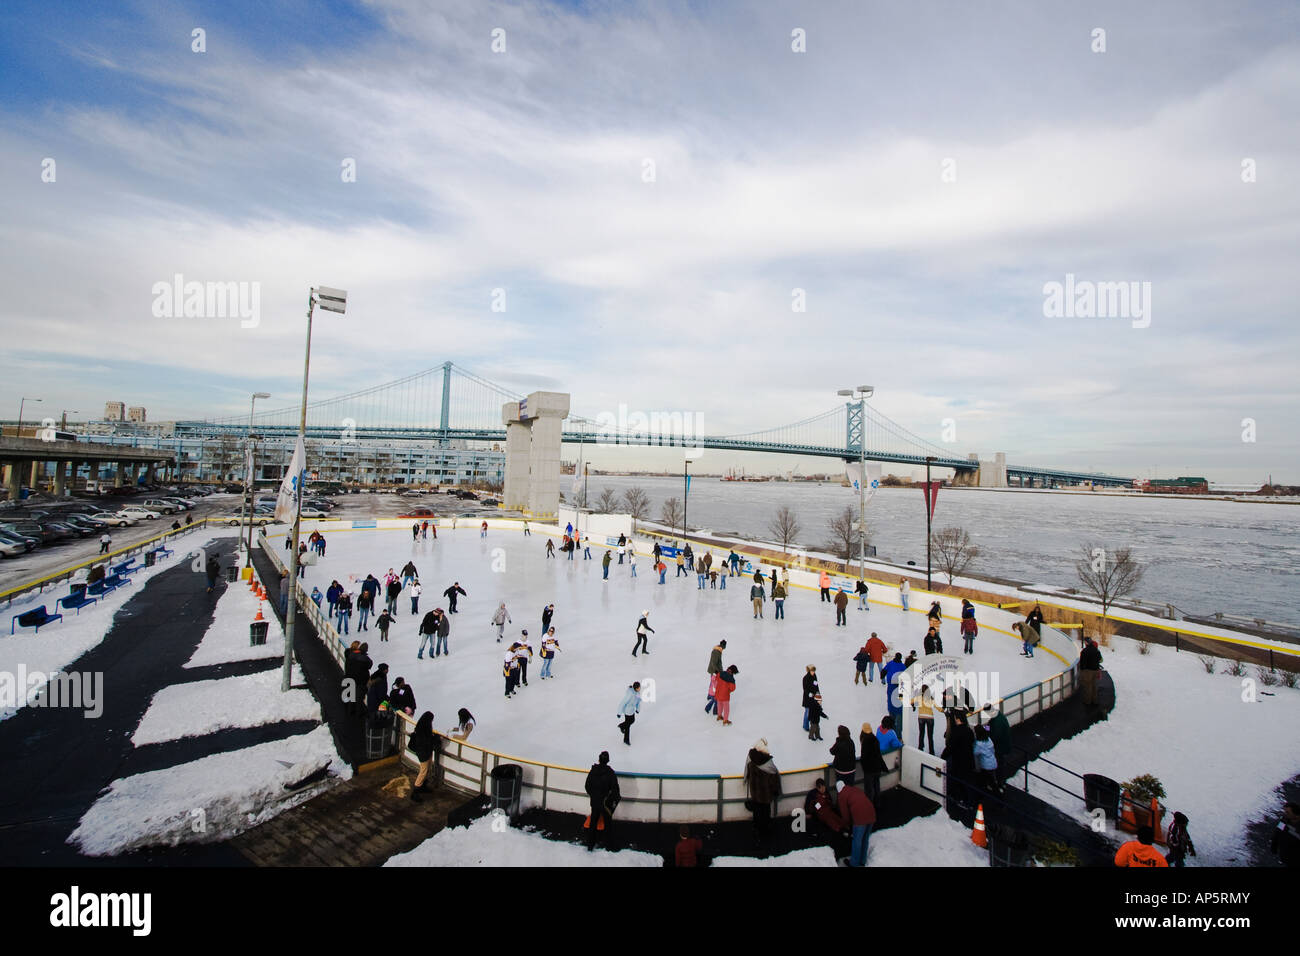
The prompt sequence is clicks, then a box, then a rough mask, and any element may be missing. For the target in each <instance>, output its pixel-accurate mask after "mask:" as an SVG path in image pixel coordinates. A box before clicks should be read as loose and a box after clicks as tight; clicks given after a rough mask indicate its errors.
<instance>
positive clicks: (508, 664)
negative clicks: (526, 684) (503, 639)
mask: <svg viewBox="0 0 1300 956" xmlns="http://www.w3.org/2000/svg"><path fill="white" fill-rule="evenodd" d="M501 673H502V674H503V675H505V679H506V700H509V699H510V698H511V697H513V696H514V695H515V694H516V693H518V691H516V690H515V684H516V682H517V681H518V680H519V658H518V657H516V656H515V646H514V645H513V644H511V645H510V649H509V650H507V651H506V656H505V660H503V661H502V662H501Z"/></svg>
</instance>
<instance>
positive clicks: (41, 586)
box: [0, 516, 221, 605]
mask: <svg viewBox="0 0 1300 956" xmlns="http://www.w3.org/2000/svg"><path fill="white" fill-rule="evenodd" d="M3 520H5V519H4V518H3V516H0V521H3ZM160 520H161V519H160ZM209 523H211V524H213V525H218V526H219V525H220V524H221V523H220V522H217V521H212V520H211V519H210V518H200V519H199V520H198V521H195V522H193V523H192V524H190V525H189V527H185V526H184V525H182V526H181V529H180V530H179V531H176V530H173V529H172V528H171V527H168V528H167V530H166V531H163V532H161V533H160V534H156V535H154V536H153V537H150V538H145V539H144V540H143V541H137V542H136V543H135V544H130V545H127V546H125V547H122V548H118V549H117V550H116V551H109V552H107V553H106V554H96V555H95V556H94V557H93V558H90V559H88V560H86V561H79V562H78V563H76V564H70V565H68V566H67V567H64V568H60V569H59V570H58V571H51V572H50V573H49V574H45V575H42V576H41V577H39V578H33V579H32V580H31V581H26V582H24V583H22V584H19V585H18V586H16V587H12V588H9V589H8V590H6V591H0V600H3V601H5V602H7V604H8V605H12V604H13V602H14V598H16V597H20V596H21V595H23V594H26V593H27V592H28V591H36V593H37V594H44V593H45V588H46V586H47V585H54V584H58V583H59V582H60V581H66V580H68V579H70V578H71V577H72V576H73V575H74V574H76V573H77V572H78V571H80V570H82V569H83V568H90V567H92V566H94V565H96V564H103V563H105V562H112V561H120V560H121V559H122V558H125V557H130V556H131V555H133V554H138V553H140V552H142V551H145V550H148V548H149V545H156V544H159V543H165V542H166V541H168V540H173V541H174V540H176V539H177V538H179V537H181V536H182V535H185V534H189V533H190V532H191V531H197V530H198V529H200V528H206V527H208V526H209ZM115 530H117V529H113V530H110V531H109V536H110V537H111V536H112V534H113V531H115ZM82 540H86V541H89V540H90V539H89V538H85V539H82Z"/></svg>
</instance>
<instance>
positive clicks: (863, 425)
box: [835, 385, 876, 581]
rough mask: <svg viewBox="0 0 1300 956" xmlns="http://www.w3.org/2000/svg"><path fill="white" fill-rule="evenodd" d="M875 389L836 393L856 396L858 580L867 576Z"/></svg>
mask: <svg viewBox="0 0 1300 956" xmlns="http://www.w3.org/2000/svg"><path fill="white" fill-rule="evenodd" d="M875 391H876V389H875V387H874V386H871V385H859V386H858V387H857V388H856V389H852V388H842V389H840V390H839V391H838V392H836V393H835V394H836V395H847V396H849V397H850V398H851V397H852V396H853V395H857V396H858V469H859V470H860V471H861V474H860V475H859V476H858V580H859V581H861V580H863V579H865V578H866V576H867V399H868V398H870V397H871V395H872V394H873V393H874V392H875Z"/></svg>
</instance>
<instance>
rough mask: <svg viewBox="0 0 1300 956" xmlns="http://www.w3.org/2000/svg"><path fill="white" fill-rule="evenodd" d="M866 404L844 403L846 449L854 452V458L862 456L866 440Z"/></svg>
mask: <svg viewBox="0 0 1300 956" xmlns="http://www.w3.org/2000/svg"><path fill="white" fill-rule="evenodd" d="M865 404H866V403H865V402H845V403H844V411H845V416H844V447H845V448H846V449H848V450H849V451H851V452H853V457H854V458H857V457H858V456H859V455H861V454H862V443H863V441H865V440H866V439H865V438H864V428H863V426H864V424H865V423H864V422H863V420H862V409H863V406H864V405H865ZM846 460H848V459H846Z"/></svg>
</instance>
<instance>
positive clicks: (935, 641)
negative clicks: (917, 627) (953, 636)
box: [921, 624, 943, 654]
mask: <svg viewBox="0 0 1300 956" xmlns="http://www.w3.org/2000/svg"><path fill="white" fill-rule="evenodd" d="M921 649H922V650H923V651H925V653H927V654H942V653H943V641H941V640H940V639H939V632H938V631H936V630H935V629H934V625H933V624H931V625H930V629H929V630H927V631H926V632H925V638H924V640H922V641H921Z"/></svg>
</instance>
